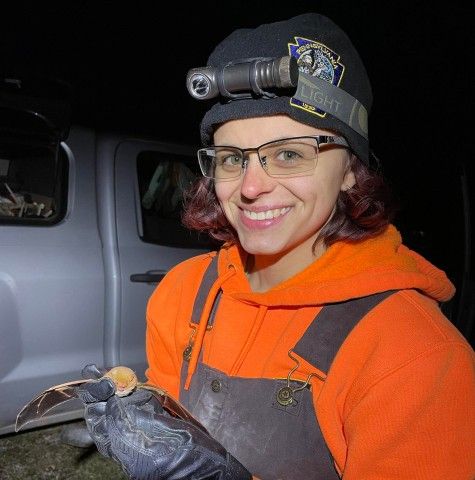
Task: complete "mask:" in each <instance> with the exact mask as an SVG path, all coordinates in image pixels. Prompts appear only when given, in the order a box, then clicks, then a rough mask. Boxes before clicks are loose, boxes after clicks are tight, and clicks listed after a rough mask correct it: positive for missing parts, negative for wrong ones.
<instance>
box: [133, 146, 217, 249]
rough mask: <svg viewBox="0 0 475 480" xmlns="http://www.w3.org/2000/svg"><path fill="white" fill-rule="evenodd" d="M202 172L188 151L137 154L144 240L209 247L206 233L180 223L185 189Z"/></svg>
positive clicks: (172, 244) (209, 243) (168, 244)
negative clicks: (180, 153)
mask: <svg viewBox="0 0 475 480" xmlns="http://www.w3.org/2000/svg"><path fill="white" fill-rule="evenodd" d="M198 175H200V173H199V167H198V165H197V162H196V161H195V159H194V158H193V157H191V156H187V155H179V154H174V153H164V152H156V151H144V152H141V153H140V154H139V155H138V157H137V178H138V183H139V191H140V208H141V213H142V232H143V234H142V235H141V238H142V240H143V241H144V242H149V243H157V244H160V245H167V246H174V247H184V248H210V247H212V241H211V240H210V239H209V238H208V236H207V235H203V234H201V235H199V234H198V233H196V232H192V231H190V230H188V229H187V228H185V227H184V226H183V225H182V223H181V214H182V211H183V192H184V190H185V189H186V188H188V186H189V185H190V184H191V183H192V182H193V181H194V180H195V179H196V178H197V176H198Z"/></svg>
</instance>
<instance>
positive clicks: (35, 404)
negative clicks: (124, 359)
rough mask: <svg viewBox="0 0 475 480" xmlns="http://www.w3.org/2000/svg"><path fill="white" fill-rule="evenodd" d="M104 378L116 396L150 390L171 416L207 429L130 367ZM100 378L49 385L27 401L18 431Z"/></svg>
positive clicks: (112, 371)
mask: <svg viewBox="0 0 475 480" xmlns="http://www.w3.org/2000/svg"><path fill="white" fill-rule="evenodd" d="M104 377H108V378H110V379H111V380H112V381H113V382H114V384H115V385H116V395H117V396H119V397H123V396H126V395H129V394H130V393H132V391H133V390H134V389H135V388H144V389H147V390H150V391H151V392H152V394H153V395H154V397H155V398H156V399H157V400H158V402H159V403H160V405H161V406H162V407H163V409H164V410H166V411H167V412H168V413H169V414H170V415H172V416H173V417H176V418H180V419H182V420H186V421H188V422H190V423H192V424H193V425H195V426H197V427H198V428H200V429H201V430H203V431H205V432H206V431H207V430H206V428H205V427H204V426H203V425H202V424H201V423H200V422H199V421H198V420H196V419H195V418H194V417H193V415H192V414H191V413H190V412H188V410H187V409H186V408H185V407H184V406H183V405H182V404H181V403H180V402H179V401H178V400H176V399H174V398H173V397H172V396H170V395H169V394H168V393H167V392H165V391H164V390H161V389H160V388H157V387H155V386H154V385H149V384H147V383H138V382H137V377H136V375H135V373H134V372H133V370H131V369H130V368H127V367H114V368H113V369H111V370H109V371H108V372H107V373H106V374H104ZM90 381H97V380H75V381H72V382H68V383H62V384H60V385H55V386H53V387H51V388H48V389H47V390H45V391H44V392H42V393H40V395H38V396H37V397H35V398H34V399H33V400H31V401H30V402H29V403H27V404H26V405H25V406H24V407H23V408H22V409H21V411H20V413H19V414H18V415H17V419H16V424H15V432H18V431H19V430H20V429H21V428H22V427H23V426H24V425H26V424H27V423H29V422H32V421H33V420H36V419H37V418H41V417H42V416H43V415H45V414H46V413H48V412H49V411H50V410H52V409H53V408H55V407H57V406H58V405H61V404H63V403H64V402H67V401H68V400H71V399H73V398H77V395H76V387H78V386H79V385H82V384H83V383H86V382H90Z"/></svg>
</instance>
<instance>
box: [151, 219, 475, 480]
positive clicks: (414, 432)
mask: <svg viewBox="0 0 475 480" xmlns="http://www.w3.org/2000/svg"><path fill="white" fill-rule="evenodd" d="M214 255H215V254H214V253H211V254H206V255H201V256H198V257H194V258H192V259H190V260H187V261H185V262H183V263H181V264H179V265H177V266H176V267H175V268H174V269H173V270H171V271H170V272H169V274H168V275H167V276H166V277H165V279H164V280H163V281H162V282H161V283H160V285H159V286H158V288H157V289H156V291H155V292H154V294H153V295H152V297H151V299H150V301H149V304H148V308H147V355H148V361H149V369H148V370H147V376H148V379H149V381H150V382H151V383H154V384H157V385H160V386H161V387H162V388H165V389H166V390H168V391H169V392H170V393H171V394H172V395H174V396H177V397H178V395H179V389H180V371H181V365H182V361H183V351H184V349H185V348H186V346H187V345H188V344H189V341H190V338H191V339H192V341H193V342H194V347H193V354H192V358H191V360H190V365H189V369H188V372H189V375H188V383H189V380H190V377H191V376H192V375H193V372H194V368H195V367H196V363H197V361H198V356H199V354H200V351H201V352H202V354H203V362H205V363H206V364H208V365H209V366H211V367H213V368H216V369H219V370H221V371H223V372H224V373H226V374H227V375H230V376H240V377H248V378H287V375H288V373H289V371H290V370H291V369H292V368H293V367H294V365H295V364H294V362H293V361H292V360H291V359H290V358H289V356H288V355H287V352H288V351H289V349H290V348H292V347H293V346H294V345H295V344H296V343H297V342H298V340H299V339H300V338H301V336H302V335H303V333H304V332H305V330H306V329H307V327H308V326H309V325H310V324H311V322H312V321H313V319H314V318H315V316H316V315H317V313H318V312H319V311H320V309H321V308H322V307H323V305H325V304H327V303H332V302H339V301H344V300H348V299H351V298H358V297H362V296H366V295H370V294H373V293H377V292H382V291H386V290H394V289H396V290H400V291H399V292H397V293H396V294H394V295H392V296H390V297H389V298H387V299H386V300H385V301H384V302H382V303H381V304H379V305H378V306H377V307H375V308H374V309H373V310H371V311H370V312H369V313H368V314H367V315H366V317H364V318H363V319H362V320H361V321H360V322H359V323H358V325H357V326H356V327H355V328H354V329H353V331H352V332H351V333H350V335H349V336H348V337H347V339H346V340H345V342H344V343H343V345H342V347H341V349H340V350H339V352H338V354H337V356H336V358H335V360H334V362H333V364H332V366H331V369H330V371H329V372H328V376H326V375H325V374H323V372H320V371H319V370H318V368H316V367H315V366H313V365H311V364H309V363H307V362H306V361H305V360H303V359H299V360H300V367H299V369H298V370H297V371H296V372H295V373H294V374H293V378H296V379H300V380H305V379H306V378H307V376H308V375H309V374H310V373H317V374H318V375H319V376H320V378H315V377H314V378H313V379H312V381H311V384H312V387H311V388H312V395H313V399H314V406H315V411H316V412H317V417H318V422H319V425H320V428H321V430H322V433H323V436H324V438H325V441H326V443H327V445H328V448H329V449H330V451H331V453H332V456H333V458H334V461H335V465H336V467H337V469H338V471H339V472H340V473H341V474H343V475H344V478H345V480H361V479H365V480H372V479H411V480H412V479H431V480H435V479H441V480H442V479H444V480H450V479H454V480H462V479H463V480H473V479H474V478H475V444H474V441H473V439H474V438H475V409H474V407H475V361H474V359H475V356H474V352H473V350H472V349H471V347H470V346H469V345H468V343H467V342H466V341H465V340H464V338H463V337H462V335H461V334H460V333H459V332H458V331H457V330H456V328H455V327H454V326H453V325H452V324H451V323H450V322H449V321H448V320H447V319H446V318H445V317H444V316H443V315H442V313H441V312H440V310H439V308H438V302H441V301H446V300H449V299H450V298H451V297H452V295H453V293H454V288H453V286H452V284H451V283H450V282H449V280H448V279H447V277H446V276H445V274H444V273H443V272H442V271H440V270H438V269H437V268H435V267H434V266H433V265H431V264H430V263H429V262H427V261H426V260H425V259H423V258H422V257H421V256H420V255H418V254H416V253H415V252H412V251H411V250H409V249H408V248H407V247H405V246H404V245H402V244H401V238H400V235H399V233H398V232H397V230H396V229H395V228H394V227H392V226H390V227H389V228H388V229H387V230H386V231H385V232H384V233H383V234H382V235H380V236H378V237H375V238H373V239H369V240H366V241H364V242H360V243H357V244H351V243H345V242H338V243H336V244H334V245H332V246H331V247H330V248H329V249H328V250H327V251H326V252H325V254H324V255H323V256H322V257H320V258H319V259H317V260H316V261H315V262H314V263H313V264H311V265H310V266H309V267H307V268H306V269H305V270H303V271H302V272H300V273H298V274H297V275H295V276H293V277H292V278H289V279H288V280H286V281H285V282H282V283H281V284H279V285H277V286H275V287H274V288H272V289H271V290H269V291H267V292H264V293H255V292H252V291H251V290H250V287H249V283H248V281H247V277H246V275H245V273H244V267H243V265H245V253H244V252H242V251H240V250H239V249H238V248H237V247H236V246H225V247H223V248H222V249H221V251H220V252H219V259H218V280H217V281H216V282H215V284H214V285H213V287H212V290H214V291H215V292H216V291H217V290H219V289H221V290H222V296H221V301H220V304H219V308H218V310H217V312H216V316H215V321H214V325H213V328H212V329H207V328H206V323H207V320H208V315H209V312H210V310H211V306H212V300H213V298H214V293H212V294H211V295H210V298H209V299H208V302H207V305H205V308H204V311H203V315H202V317H201V319H200V325H199V327H198V329H196V327H194V326H193V325H191V324H190V319H191V314H192V310H193V303H194V300H195V296H196V293H197V290H198V288H199V286H200V282H201V279H202V276H203V272H204V271H205V270H206V268H207V266H208V265H209V263H210V261H211V259H212V257H213V256H214ZM325 377H326V378H325Z"/></svg>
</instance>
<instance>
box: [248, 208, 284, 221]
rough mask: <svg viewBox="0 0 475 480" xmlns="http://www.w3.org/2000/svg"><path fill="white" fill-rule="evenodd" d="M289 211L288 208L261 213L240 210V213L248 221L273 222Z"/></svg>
mask: <svg viewBox="0 0 475 480" xmlns="http://www.w3.org/2000/svg"><path fill="white" fill-rule="evenodd" d="M289 210H290V207H284V208H274V209H271V210H264V211H261V212H254V211H251V210H245V209H242V212H243V214H244V216H245V217H246V218H249V219H250V220H273V219H275V218H278V217H281V216H282V215H285V214H286V213H287V212H288V211H289Z"/></svg>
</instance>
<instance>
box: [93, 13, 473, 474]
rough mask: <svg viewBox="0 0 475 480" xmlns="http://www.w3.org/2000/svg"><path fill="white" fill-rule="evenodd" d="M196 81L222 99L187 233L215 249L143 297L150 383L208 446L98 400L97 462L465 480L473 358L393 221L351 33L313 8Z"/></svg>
mask: <svg viewBox="0 0 475 480" xmlns="http://www.w3.org/2000/svg"><path fill="white" fill-rule="evenodd" d="M283 59H284V60H283ZM285 59H287V60H285ZM282 66H283V67H282ZM281 67H282V68H281ZM294 67H295V68H296V69H297V74H296V75H295V82H293V80H292V79H293V78H294V73H295V72H292V71H288V70H286V69H292V68H294ZM187 78H188V89H189V91H190V93H191V94H192V95H193V96H194V97H195V98H200V95H205V96H207V98H214V100H213V102H214V103H213V104H212V105H211V106H210V108H209V110H208V111H207V112H206V114H205V116H204V118H203V121H202V123H201V138H202V142H203V148H202V149H200V150H199V151H198V160H199V164H200V167H201V170H202V173H203V178H202V179H200V180H198V182H197V183H196V184H195V186H194V187H193V189H192V190H190V191H189V193H188V201H187V205H186V213H185V217H184V221H185V222H186V223H187V224H188V226H190V227H193V228H195V229H198V230H199V231H202V232H207V233H209V234H210V235H212V236H213V237H215V238H217V239H219V240H221V241H224V242H225V243H224V244H223V245H222V246H221V248H220V249H219V251H217V252H211V253H208V254H205V255H201V256H197V257H194V258H192V259H189V260H187V261H185V262H183V263H180V264H179V265H177V266H176V267H175V268H174V269H173V270H171V271H170V272H169V273H168V274H167V275H166V277H165V278H164V279H163V280H162V282H161V283H160V285H159V286H158V287H157V289H156V290H155V291H154V293H153V295H152V297H151V298H150V301H149V303H148V307H147V338H146V344H147V357H148V363H149V368H148V371H147V376H148V380H149V382H150V383H152V384H155V385H158V386H160V387H161V388H164V389H166V390H168V391H169V392H170V394H171V395H173V396H175V397H179V400H180V402H181V403H183V404H184V405H185V407H186V408H187V409H188V410H189V411H190V412H191V413H192V414H193V416H195V417H196V418H197V419H198V420H199V421H200V422H201V423H202V424H203V425H204V426H205V428H206V430H207V432H206V434H205V433H204V432H203V431H197V429H196V428H195V427H194V426H193V425H191V424H190V423H189V422H183V421H180V422H179V421H177V420H176V419H171V418H170V416H169V415H167V414H166V413H165V412H163V411H161V410H160V409H157V408H155V407H153V406H152V405H144V404H143V402H141V399H140V398H139V397H136V396H134V394H132V395H130V396H129V397H127V400H126V401H123V400H117V399H104V398H98V397H95V399H96V400H97V402H93V405H92V407H90V408H89V410H93V409H96V411H97V412H102V414H101V415H99V416H100V417H101V418H100V419H99V420H100V425H101V429H100V431H99V430H98V429H96V428H93V427H94V424H93V422H92V420H93V419H94V418H96V417H94V416H93V415H92V414H91V415H90V417H89V425H90V432H91V435H92V436H93V438H94V440H95V441H96V443H97V444H98V445H99V447H100V448H101V451H102V452H103V453H104V454H105V455H107V456H110V457H112V458H114V459H115V460H117V461H118V462H119V463H121V465H122V466H123V468H124V469H125V470H126V471H127V472H128V473H129V474H130V475H131V476H132V477H134V478H147V479H158V478H160V479H164V478H170V479H172V478H190V477H193V478H194V477H196V478H198V477H199V478H210V477H211V476H213V478H216V479H233V480H234V479H243V480H244V479H246V480H248V479H250V478H259V479H262V480H271V479H272V480H274V479H277V478H285V479H288V480H292V479H301V478H305V479H315V480H317V479H322V478H324V479H326V480H331V479H338V478H342V477H344V478H345V480H360V479H367V480H370V479H380V478H385V479H388V480H390V479H394V480H398V479H401V478H421V479H431V480H437V479H439V480H446V479H454V480H456V479H460V480H462V479H469V478H473V476H474V475H475V455H474V454H475V450H474V445H473V437H474V436H475V412H474V410H473V403H474V402H475V373H474V370H475V369H474V366H475V362H474V352H473V350H472V349H471V348H470V346H469V345H468V343H467V342H466V341H465V340H464V338H463V337H462V336H461V335H460V333H459V332H458V331H457V330H456V328H455V327H454V326H453V324H451V323H450V321H449V320H448V319H447V318H446V317H445V316H444V315H443V314H442V312H441V310H440V308H439V305H440V303H442V302H446V301H448V300H449V299H450V298H451V297H452V296H453V294H454V286H453V285H452V283H451V282H450V281H449V280H448V278H447V277H446V275H445V273H444V272H442V271H441V270H439V269H438V268H436V267H435V266H434V265H432V264H430V263H429V261H427V260H426V259H424V258H423V257H422V256H421V255H419V254H418V253H416V252H414V251H412V250H410V249H409V248H408V247H406V246H405V245H404V244H403V243H402V238H401V235H400V233H399V232H398V231H397V229H396V228H395V226H394V225H392V224H391V214H392V208H391V204H390V202H389V200H388V199H389V196H388V190H387V188H386V186H385V183H384V181H383V179H382V177H381V174H380V172H379V171H378V170H377V169H375V168H374V165H373V163H374V162H373V158H372V155H371V153H370V147H369V135H368V128H367V127H368V125H367V120H368V114H369V112H370V109H371V103H372V93H371V87H370V83H369V79H368V76H367V73H366V70H365V68H364V66H363V63H362V61H361V59H360V57H359V55H358V53H357V52H356V50H355V49H354V47H353V45H352V43H351V41H350V40H349V38H348V37H347V36H346V34H345V33H344V32H343V31H342V30H341V29H340V28H339V27H338V26H337V25H335V24H334V23H333V22H332V21H331V20H329V19H328V18H326V17H323V16H321V15H318V14H313V13H312V14H304V15H299V16H297V17H293V18H291V19H289V20H286V21H282V22H276V23H271V24H264V25H261V26H259V27H258V28H255V29H241V30H236V31H235V32H233V33H231V34H230V35H229V36H228V37H227V38H225V39H224V40H223V41H222V42H221V43H220V44H219V45H218V46H217V47H216V48H215V50H214V51H213V53H212V54H211V56H210V57H209V60H208V65H207V66H206V67H203V68H199V69H193V70H192V71H191V74H189V76H188V77H187ZM289 78H290V79H291V81H290V83H289V82H287V81H283V80H285V79H287V80H288V79H289ZM309 102H310V103H309ZM312 102H313V103H312ZM92 393H93V392H91V394H92ZM96 403H97V405H96ZM131 412H133V415H132V414H131ZM144 439H146V441H145V440H144ZM198 452H199V453H198Z"/></svg>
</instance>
